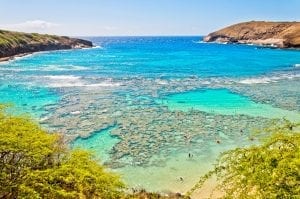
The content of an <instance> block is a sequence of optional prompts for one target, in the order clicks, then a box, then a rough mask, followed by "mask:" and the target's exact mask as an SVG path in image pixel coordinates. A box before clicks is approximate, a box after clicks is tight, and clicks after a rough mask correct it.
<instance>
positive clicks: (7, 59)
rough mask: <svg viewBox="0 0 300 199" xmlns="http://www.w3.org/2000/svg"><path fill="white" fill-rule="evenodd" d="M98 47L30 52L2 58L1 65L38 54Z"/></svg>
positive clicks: (0, 59)
mask: <svg viewBox="0 0 300 199" xmlns="http://www.w3.org/2000/svg"><path fill="white" fill-rule="evenodd" d="M97 47H98V46H92V47H90V48H88V47H83V48H71V49H57V50H43V51H35V52H28V53H20V54H16V55H12V56H8V57H0V63H3V62H9V61H14V60H16V58H22V57H26V56H30V55H34V54H37V53H46V52H55V51H68V50H84V49H91V48H97Z"/></svg>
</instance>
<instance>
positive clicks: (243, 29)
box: [203, 21, 300, 48]
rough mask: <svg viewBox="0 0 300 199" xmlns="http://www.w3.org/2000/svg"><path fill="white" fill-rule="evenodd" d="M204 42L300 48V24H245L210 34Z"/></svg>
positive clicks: (255, 22)
mask: <svg viewBox="0 0 300 199" xmlns="http://www.w3.org/2000/svg"><path fill="white" fill-rule="evenodd" d="M203 41H206V42H222V43H244V44H245V43H246V44H256V45H266V46H274V47H279V48H300V22H265V21H250V22H244V23H239V24H235V25H232V26H229V27H226V28H223V29H221V30H218V31H216V32H213V33H210V34H209V35H207V36H206V37H204V38H203Z"/></svg>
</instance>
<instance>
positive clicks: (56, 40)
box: [0, 30, 93, 59]
mask: <svg viewBox="0 0 300 199" xmlns="http://www.w3.org/2000/svg"><path fill="white" fill-rule="evenodd" d="M92 46H93V44H92V42H90V41H87V40H83V39H75V38H69V37H65V36H55V35H45V34H37V33H21V32H12V31H4V30H0V58H2V59H3V58H8V59H9V57H12V56H18V55H22V54H28V53H33V52H39V51H49V50H62V49H75V48H90V47H92Z"/></svg>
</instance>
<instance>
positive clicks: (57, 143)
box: [0, 106, 124, 199]
mask: <svg viewBox="0 0 300 199" xmlns="http://www.w3.org/2000/svg"><path fill="white" fill-rule="evenodd" d="M4 109H5V106H0V198H24V197H26V198H105V199H106V198H107V199H109V198H121V197H122V196H123V188H124V184H123V183H122V182H121V181H120V179H119V177H118V176H116V175H115V174H112V173H110V172H107V171H105V169H104V168H103V167H102V166H101V165H99V164H98V163H97V162H96V161H94V160H92V155H91V154H90V153H88V152H86V151H82V150H75V151H69V150H67V149H66V147H64V145H63V141H62V136H60V135H59V134H49V133H48V132H46V131H45V130H43V129H42V128H41V127H40V126H39V125H37V124H35V123H34V122H33V121H31V120H30V119H29V118H26V117H21V116H11V115H9V114H7V113H4Z"/></svg>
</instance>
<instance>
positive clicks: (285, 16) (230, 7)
mask: <svg viewBox="0 0 300 199" xmlns="http://www.w3.org/2000/svg"><path fill="white" fill-rule="evenodd" d="M0 5H1V6H0V29H8V30H16V31H24V32H38V33H49V34H58V35H67V36H139V35H140V36H145V35H206V34H208V33H209V32H212V31H215V30H217V29H220V28H222V27H224V26H228V25H231V24H234V23H238V22H243V21H251V20H264V21H266V20H267V21H300V0H0Z"/></svg>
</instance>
